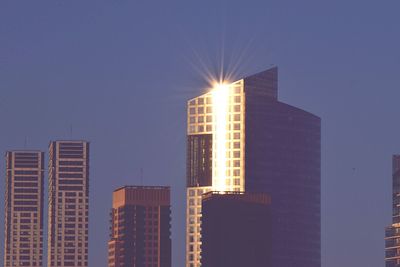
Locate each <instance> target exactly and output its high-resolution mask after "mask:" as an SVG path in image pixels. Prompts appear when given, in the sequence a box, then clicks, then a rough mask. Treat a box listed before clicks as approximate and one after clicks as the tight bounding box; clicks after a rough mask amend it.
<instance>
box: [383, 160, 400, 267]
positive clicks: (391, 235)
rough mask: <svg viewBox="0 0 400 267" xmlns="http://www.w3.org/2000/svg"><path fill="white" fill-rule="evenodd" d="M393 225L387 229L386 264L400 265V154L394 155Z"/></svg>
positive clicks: (393, 266) (387, 265)
mask: <svg viewBox="0 0 400 267" xmlns="http://www.w3.org/2000/svg"><path fill="white" fill-rule="evenodd" d="M392 164H393V165H392V166H393V167H392V168H393V176H392V190H393V191H392V192H393V193H392V199H393V203H392V207H393V209H392V225H391V226H389V227H386V229H385V266H386V267H399V266H400V205H399V204H400V155H394V156H393V163H392Z"/></svg>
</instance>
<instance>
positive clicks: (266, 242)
mask: <svg viewBox="0 0 400 267" xmlns="http://www.w3.org/2000/svg"><path fill="white" fill-rule="evenodd" d="M270 204H271V198H270V197H269V196H268V195H267V194H265V193H242V192H208V193H206V194H204V195H203V201H202V218H201V221H202V224H201V227H202V228H201V229H202V232H201V235H202V237H201V241H202V245H201V250H202V251H201V257H202V258H201V265H202V266H203V267H214V266H218V267H243V266H246V267H259V266H262V267H270V266H271V256H272V251H271V244H272V239H271V234H272V232H271V214H270Z"/></svg>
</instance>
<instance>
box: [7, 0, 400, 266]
mask: <svg viewBox="0 0 400 267" xmlns="http://www.w3.org/2000/svg"><path fill="white" fill-rule="evenodd" d="M399 12H400V2H399V1H397V0H396V1H395V0H388V1H370V0H367V1H354V0H351V1H344V0H337V1H329V2H328V1H317V0H304V1H289V0H279V1H278V0H272V1H268V0H264V1H237V0H231V1H221V0H218V1H215V0H214V1H211V0H204V1H173V0H171V1H125V0H116V1H102V0H100V1H99V0H98V1H93V0H88V1H9V0H5V1H1V3H0V121H1V126H0V151H2V153H3V152H4V151H6V150H10V149H20V148H24V144H25V140H27V147H28V148H33V149H40V150H44V151H46V150H47V146H48V143H49V141H50V140H55V139H66V138H76V139H87V140H89V141H90V142H91V144H92V147H91V148H92V152H91V207H90V216H91V217H90V220H91V221H90V266H96V267H97V266H100V267H101V266H106V257H107V245H106V242H107V238H108V219H109V217H108V216H109V215H108V213H109V208H110V207H111V192H112V190H113V189H114V188H116V187H118V186H121V185H125V184H139V183H140V168H143V170H144V183H146V184H154V185H158V184H161V185H171V186H172V192H173V228H172V230H173V266H174V267H180V266H183V264H184V194H185V190H184V186H185V184H184V180H185V102H186V100H187V99H189V98H191V97H194V96H196V95H199V94H201V93H203V92H204V91H205V90H206V89H207V82H206V79H205V77H204V74H205V72H206V71H207V70H211V72H212V73H213V74H215V75H217V74H218V71H219V70H220V69H221V66H222V65H223V66H224V70H225V71H226V72H228V73H233V76H234V77H235V78H240V77H242V76H244V75H247V74H251V73H255V72H257V71H261V70H263V69H266V68H268V67H270V66H271V65H273V64H274V65H277V66H278V67H279V72H280V74H279V75H280V77H279V87H280V88H279V98H280V99H281V101H283V102H286V103H289V104H292V105H294V106H298V107H300V108H303V109H306V110H308V111H310V112H312V113H315V114H317V115H318V116H320V117H321V118H322V134H323V135H322V236H323V237H322V238H323V239H322V254H323V255H322V256H323V266H324V267H338V266H340V267H355V266H360V267H361V266H362V267H376V266H383V257H384V242H383V236H384V227H385V225H387V224H389V223H390V212H391V211H390V210H391V202H390V197H391V196H390V194H391V155H392V154H393V153H400V138H399V136H400V124H399V123H398V121H399V115H400V111H399V101H398V99H400V90H399V89H400V75H399V74H400V73H399V72H400V50H399V47H400V27H399V25H400V16H399ZM222 59H223V60H222ZM221 62H223V63H221ZM235 65H237V66H238V68H234V66H235ZM71 128H72V133H71ZM4 168H5V166H4V160H2V161H0V169H1V170H2V173H3V175H2V176H3V177H4V173H5V170H4ZM2 180H3V184H4V179H2ZM0 189H1V192H0V193H1V194H2V195H3V192H4V191H3V190H4V188H3V186H2V187H0ZM1 206H2V205H1ZM0 215H1V217H2V218H3V209H0ZM1 227H2V226H1ZM1 227H0V229H3V228H1ZM0 240H3V231H0ZM2 253H3V251H1V252H0V256H1V255H2Z"/></svg>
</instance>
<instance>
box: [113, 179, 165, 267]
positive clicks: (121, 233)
mask: <svg viewBox="0 0 400 267" xmlns="http://www.w3.org/2000/svg"><path fill="white" fill-rule="evenodd" d="M170 214H171V206H170V188H169V187H159V186H124V187H121V188H119V189H117V190H115V191H114V193H113V206H112V209H111V226H110V231H111V232H110V241H109V242H108V266H109V267H171V237H170V228H171V226H170V221H171V219H170Z"/></svg>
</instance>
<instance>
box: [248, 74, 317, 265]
mask: <svg viewBox="0 0 400 267" xmlns="http://www.w3.org/2000/svg"><path fill="white" fill-rule="evenodd" d="M277 71H278V70H277V68H273V69H270V70H267V71H265V72H261V73H259V74H256V75H253V76H250V77H247V78H245V79H244V90H245V95H246V114H245V118H246V119H245V127H246V136H245V166H246V178H245V191H246V192H264V193H268V194H269V195H270V196H271V198H272V205H271V211H272V229H273V235H272V240H273V241H272V242H273V246H272V255H273V257H272V263H273V266H274V267H292V266H296V267H320V266H321V218H320V213H321V212H320V209H321V208H320V202H321V201H320V191H321V170H320V166H321V121H320V118H319V117H317V116H315V115H313V114H311V113H308V112H306V111H304V110H301V109H299V108H296V107H293V106H290V105H288V104H285V103H282V102H280V101H278V99H277V95H278V93H277V91H278V82H277V80H278V77H277V76H278V72H277Z"/></svg>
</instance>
